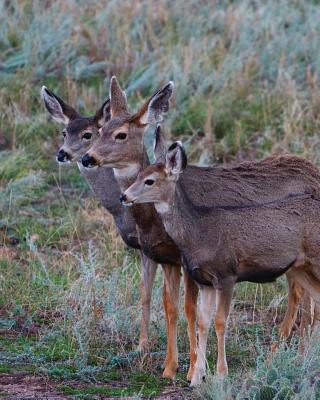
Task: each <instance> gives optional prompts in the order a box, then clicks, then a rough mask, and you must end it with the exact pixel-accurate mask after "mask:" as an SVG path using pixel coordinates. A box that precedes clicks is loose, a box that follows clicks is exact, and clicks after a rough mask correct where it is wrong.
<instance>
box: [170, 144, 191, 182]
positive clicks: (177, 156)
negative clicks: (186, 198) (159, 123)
mask: <svg viewBox="0 0 320 400" xmlns="http://www.w3.org/2000/svg"><path fill="white" fill-rule="evenodd" d="M187 162H188V160H187V155H186V153H185V151H184V149H183V146H182V144H181V142H174V143H172V145H171V146H170V147H169V148H168V151H167V153H166V169H167V171H168V173H169V177H171V179H173V180H178V179H179V175H180V174H181V173H182V172H183V171H184V169H185V168H186V166H187Z"/></svg>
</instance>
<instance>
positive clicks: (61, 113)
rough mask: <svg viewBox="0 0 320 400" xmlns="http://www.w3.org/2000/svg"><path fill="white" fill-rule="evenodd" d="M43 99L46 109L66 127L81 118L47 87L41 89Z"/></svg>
mask: <svg viewBox="0 0 320 400" xmlns="http://www.w3.org/2000/svg"><path fill="white" fill-rule="evenodd" d="M41 97H42V99H43V101H44V104H45V106H46V109H47V110H48V111H49V113H50V114H51V115H52V117H53V118H54V119H55V120H56V121H58V122H60V123H62V124H64V125H68V123H69V122H70V121H71V120H73V119H76V118H77V117H79V116H80V115H79V114H78V113H77V111H76V110H75V109H74V108H72V107H71V106H69V104H67V103H65V102H64V101H63V100H62V99H60V97H58V96H56V95H55V94H54V93H52V92H51V91H50V90H49V89H48V88H46V87H45V86H42V88H41Z"/></svg>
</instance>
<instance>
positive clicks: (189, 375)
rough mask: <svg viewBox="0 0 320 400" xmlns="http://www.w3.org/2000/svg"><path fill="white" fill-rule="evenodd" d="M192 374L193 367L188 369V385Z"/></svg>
mask: <svg viewBox="0 0 320 400" xmlns="http://www.w3.org/2000/svg"><path fill="white" fill-rule="evenodd" d="M193 374H194V367H190V368H189V371H188V373H187V381H188V382H189V383H190V382H191V380H192V377H193Z"/></svg>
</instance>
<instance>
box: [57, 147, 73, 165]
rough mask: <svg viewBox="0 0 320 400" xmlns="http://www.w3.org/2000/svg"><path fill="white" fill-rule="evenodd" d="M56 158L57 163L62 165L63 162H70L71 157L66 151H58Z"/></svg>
mask: <svg viewBox="0 0 320 400" xmlns="http://www.w3.org/2000/svg"><path fill="white" fill-rule="evenodd" d="M56 158H57V161H58V162H59V163H64V162H67V161H71V156H70V155H69V154H68V153H67V152H66V151H64V150H63V149H60V150H59V151H58V153H57V156H56Z"/></svg>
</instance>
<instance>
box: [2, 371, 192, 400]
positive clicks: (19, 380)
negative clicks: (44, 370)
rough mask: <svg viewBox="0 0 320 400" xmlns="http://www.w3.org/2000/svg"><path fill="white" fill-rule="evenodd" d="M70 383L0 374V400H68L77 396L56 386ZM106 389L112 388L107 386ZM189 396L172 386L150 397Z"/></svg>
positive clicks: (124, 399)
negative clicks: (68, 393) (69, 394)
mask: <svg viewBox="0 0 320 400" xmlns="http://www.w3.org/2000/svg"><path fill="white" fill-rule="evenodd" d="M69 383H70V381H64V382H61V381H59V382H58V381H54V380H50V379H47V378H46V377H41V376H34V375H30V374H27V373H25V372H21V373H15V374H0V398H1V399H5V400H70V399H76V398H77V396H68V395H65V394H62V393H61V391H59V390H58V388H57V386H59V385H61V384H69ZM72 385H73V386H78V385H79V388H83V387H84V384H83V382H78V383H77V382H75V381H72ZM108 387H110V388H111V387H112V386H111V385H108ZM188 395H190V393H188V392H187V391H184V390H182V389H181V388H175V387H173V386H169V387H167V388H166V389H165V390H164V392H163V393H162V394H161V395H160V396H156V397H152V398H153V399H158V400H183V399H187V398H188V397H189V396H188ZM92 398H93V399H99V400H103V399H117V400H119V399H122V400H127V399H130V397H107V396H105V395H93V396H92Z"/></svg>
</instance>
